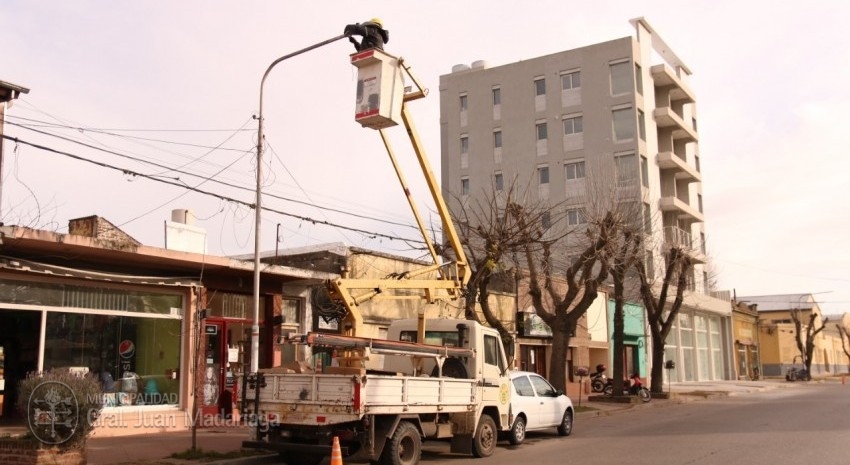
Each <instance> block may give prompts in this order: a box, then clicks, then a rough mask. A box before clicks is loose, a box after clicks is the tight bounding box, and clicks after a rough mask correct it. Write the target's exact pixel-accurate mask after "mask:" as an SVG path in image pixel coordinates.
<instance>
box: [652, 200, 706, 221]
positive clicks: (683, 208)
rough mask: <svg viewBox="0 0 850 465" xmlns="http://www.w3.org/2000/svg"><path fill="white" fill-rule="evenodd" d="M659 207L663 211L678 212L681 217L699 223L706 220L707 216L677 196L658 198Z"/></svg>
mask: <svg viewBox="0 0 850 465" xmlns="http://www.w3.org/2000/svg"><path fill="white" fill-rule="evenodd" d="M658 208H660V209H661V211H663V212H673V213H676V214H677V215H678V217H679V219H683V220H685V221H690V222H698V223H703V222H705V216H704V215H703V214H702V213H700V211H699V210H697V209H696V208H694V207H692V206H690V205H688V203H687V202H683V201H681V200H679V199H678V198H676V197H672V196H668V197H661V199H659V200H658Z"/></svg>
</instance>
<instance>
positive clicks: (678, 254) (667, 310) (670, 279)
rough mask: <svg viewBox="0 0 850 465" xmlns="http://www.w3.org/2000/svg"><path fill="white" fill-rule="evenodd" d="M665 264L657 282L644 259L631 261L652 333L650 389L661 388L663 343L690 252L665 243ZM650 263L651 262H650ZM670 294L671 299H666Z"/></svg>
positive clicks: (680, 295)
mask: <svg viewBox="0 0 850 465" xmlns="http://www.w3.org/2000/svg"><path fill="white" fill-rule="evenodd" d="M664 257H665V267H664V275H663V277H662V280H661V283H660V286H656V282H655V280H654V279H652V276H651V275H650V273H648V271H647V262H645V261H643V260H638V261H637V262H636V263H635V267H636V268H637V274H638V279H639V280H640V295H641V299H642V300H643V305H644V307H645V308H646V320H647V325H648V326H649V331H650V334H651V336H652V372H651V374H650V377H651V382H650V391H651V392H653V393H661V392H664V384H663V382H664V377H663V371H662V370H663V368H664V345H665V343H666V341H667V335H668V334H670V329H671V328H672V327H673V323H674V322H675V321H676V318H678V315H679V310H680V309H681V308H682V303H683V302H684V293H685V290H686V289H687V284H688V275H689V274H690V272H691V269H692V268H693V264H694V260H693V258H692V257H691V255H690V252H689V251H688V250H687V249H685V248H684V247H682V246H678V245H675V246H670V247H666V248H665V251H664ZM650 263H651V262H650ZM656 287H657V288H658V291H657V293H656ZM671 293H672V295H673V300H672V302H670V301H669V300H668V299H669V297H670V295H671Z"/></svg>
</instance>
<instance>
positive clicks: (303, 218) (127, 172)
mask: <svg viewBox="0 0 850 465" xmlns="http://www.w3.org/2000/svg"><path fill="white" fill-rule="evenodd" d="M3 139H7V140H10V141H12V142H14V143H16V144H24V145H28V146H30V147H33V148H36V149H39V150H44V151H46V152H50V153H55V154H57V155H63V156H66V157H69V158H72V159H75V160H79V161H84V162H87V163H91V164H93V165H96V166H100V167H102V168H109V169H112V170H115V171H120V172H122V173H123V174H125V175H129V176H137V177H140V178H145V179H150V180H152V181H156V182H160V183H163V184H168V185H171V186H175V187H180V188H183V189H188V190H190V191H193V192H197V193H199V194H204V195H209V196H212V197H215V198H217V199H221V200H225V201H228V202H232V203H236V204H239V205H243V206H247V207H249V208H255V204H253V203H249V202H245V201H242V200H238V199H235V198H233V197H228V196H225V195H221V194H217V193H215V192H210V191H205V190H201V189H198V188H197V187H191V186H187V185H186V184H184V183H178V182H176V181H169V180H167V179H165V178H161V177H154V176H149V175H146V174H144V173H139V172H137V171H133V170H130V169H126V168H121V167H118V166H114V165H110V164H109V163H105V162H100V161H95V160H90V159H88V158H85V157H82V156H79V155H75V154H72V153H69V152H64V151H61V150H57V149H53V148H50V147H46V146H43V145H40V144H35V143H32V142H27V141H25V140H21V139H18V138H17V137H12V136H7V135H5V134H4V135H3ZM262 210H265V211H268V212H272V213H277V214H279V215H283V216H287V217H290V218H295V219H298V220H301V221H306V222H309V223H312V224H318V225H325V226H330V227H334V228H340V229H345V230H347V231H352V232H356V233H360V234H364V235H367V236H374V237H383V238H385V239H390V240H399V241H403V242H409V243H419V244H424V242H425V241H424V240H421V239H419V240H416V239H408V238H402V237H395V236H390V235H388V234H383V233H378V232H372V231H367V230H365V229H360V228H353V227H350V226H343V225H341V224H337V223H332V222H330V221H323V220H317V219H315V218H311V217H308V216H301V215H296V214H293V213H286V212H283V211H280V210H275V209H272V208H268V207H262Z"/></svg>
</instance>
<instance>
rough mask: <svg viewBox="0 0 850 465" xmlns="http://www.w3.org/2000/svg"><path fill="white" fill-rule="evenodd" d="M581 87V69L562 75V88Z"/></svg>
mask: <svg viewBox="0 0 850 465" xmlns="http://www.w3.org/2000/svg"><path fill="white" fill-rule="evenodd" d="M579 87H581V71H573V72H570V73H564V74H562V75H561V89H563V90H569V89H578V88H579Z"/></svg>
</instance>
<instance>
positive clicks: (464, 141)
mask: <svg viewBox="0 0 850 465" xmlns="http://www.w3.org/2000/svg"><path fill="white" fill-rule="evenodd" d="M460 153H469V137H468V136H460Z"/></svg>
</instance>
